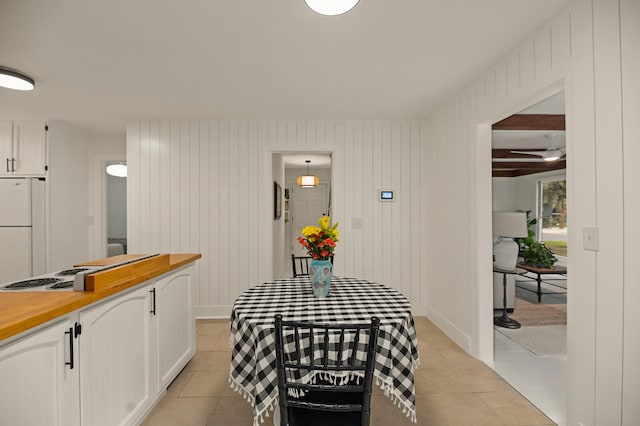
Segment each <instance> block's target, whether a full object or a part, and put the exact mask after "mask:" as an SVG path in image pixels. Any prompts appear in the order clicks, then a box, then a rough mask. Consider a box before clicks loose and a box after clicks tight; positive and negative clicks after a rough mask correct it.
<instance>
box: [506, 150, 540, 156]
mask: <svg viewBox="0 0 640 426" xmlns="http://www.w3.org/2000/svg"><path fill="white" fill-rule="evenodd" d="M511 153H512V154H527V155H537V156H539V157H544V156H545V155H546V154H545V153H546V151H511Z"/></svg>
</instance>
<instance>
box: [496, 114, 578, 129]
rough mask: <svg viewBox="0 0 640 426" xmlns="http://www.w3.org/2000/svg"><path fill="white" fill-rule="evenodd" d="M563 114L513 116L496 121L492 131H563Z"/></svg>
mask: <svg viewBox="0 0 640 426" xmlns="http://www.w3.org/2000/svg"><path fill="white" fill-rule="evenodd" d="M564 118H565V116H564V114H514V115H512V116H510V117H507V118H505V119H504V120H502V121H498V122H497V123H495V124H494V125H493V126H492V127H491V128H492V129H493V130H565V119H564Z"/></svg>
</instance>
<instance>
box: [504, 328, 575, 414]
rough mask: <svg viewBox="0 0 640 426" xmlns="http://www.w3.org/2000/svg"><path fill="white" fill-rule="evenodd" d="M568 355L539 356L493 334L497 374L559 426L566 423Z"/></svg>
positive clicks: (505, 338)
mask: <svg viewBox="0 0 640 426" xmlns="http://www.w3.org/2000/svg"><path fill="white" fill-rule="evenodd" d="M566 364H567V356H566V355H546V356H539V355H536V354H533V353H532V352H530V351H528V350H526V349H525V348H523V347H522V346H520V345H518V344H517V343H515V342H514V341H513V340H511V339H509V338H508V337H506V336H505V335H503V334H502V333H497V332H494V370H495V371H496V373H498V374H499V375H500V376H501V377H502V378H504V379H505V380H506V381H507V382H509V383H510V384H511V386H513V387H514V388H515V389H517V390H518V392H520V393H521V394H522V395H523V396H524V397H525V398H527V399H528V400H529V401H531V403H532V404H534V405H535V406H536V407H538V408H539V409H540V410H541V411H542V412H543V413H545V414H546V415H547V416H549V417H550V418H551V419H552V420H553V421H554V422H556V423H557V424H558V425H566V423H567V383H566Z"/></svg>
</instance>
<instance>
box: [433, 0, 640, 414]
mask: <svg viewBox="0 0 640 426" xmlns="http://www.w3.org/2000/svg"><path fill="white" fill-rule="evenodd" d="M638 4H639V3H638V2H637V1H635V0H620V1H617V0H613V1H608V0H576V1H575V2H574V4H573V5H572V6H571V7H570V8H569V9H568V10H567V11H566V12H565V13H562V14H560V15H559V16H557V17H556V18H555V19H554V20H553V21H552V22H551V23H550V24H549V25H547V26H545V27H543V28H541V29H540V30H539V31H538V32H537V33H536V34H534V35H533V36H532V37H531V38H529V39H527V40H525V41H524V42H522V43H521V44H520V45H519V46H518V48H517V49H516V50H515V51H514V52H512V53H511V54H510V55H508V56H507V57H506V58H505V59H504V60H503V61H500V62H499V63H498V64H497V65H496V66H495V67H494V68H493V69H491V70H489V71H488V72H487V73H486V74H485V75H483V76H482V77H480V78H479V79H478V80H477V81H476V82H475V83H474V84H473V85H471V86H470V87H469V88H468V89H466V90H464V91H463V92H461V93H460V94H459V95H458V96H456V97H455V98H453V99H451V101H450V102H448V103H447V104H446V105H444V106H443V107H442V108H440V109H439V110H438V111H436V112H435V113H434V114H432V116H431V117H430V119H429V121H428V127H429V128H430V129H431V131H432V132H433V133H431V132H429V137H426V133H427V132H425V138H426V140H427V141H428V142H427V146H429V145H430V143H433V144H434V145H435V146H434V147H433V148H427V149H433V153H434V155H433V156H432V157H429V159H430V162H429V163H428V168H429V169H431V170H432V171H433V173H434V175H435V176H434V181H433V187H434V188H436V189H437V191H436V192H434V194H433V199H430V201H431V202H433V203H434V204H435V205H436V206H437V207H436V208H435V210H432V211H431V212H430V213H431V214H433V215H434V217H433V221H432V223H433V224H434V226H433V227H432V235H431V237H432V238H433V241H434V242H435V246H436V247H438V248H439V250H434V251H433V262H432V264H431V266H432V269H431V273H430V274H429V276H428V278H427V282H428V283H434V284H433V285H427V288H426V291H427V300H428V305H427V306H428V309H429V312H430V314H431V317H432V319H435V320H436V322H437V323H438V325H439V326H440V327H441V328H443V329H444V330H445V331H446V332H447V333H448V334H449V335H450V336H452V337H454V338H455V339H456V341H458V342H463V341H464V340H465V339H468V340H469V342H470V346H469V350H470V351H471V352H472V353H475V354H477V355H478V356H479V357H480V358H481V359H483V360H485V361H486V362H487V363H491V362H492V359H493V357H492V355H493V348H492V334H493V333H492V318H491V314H490V313H489V312H491V311H490V309H491V305H490V303H491V301H490V300H489V299H488V298H487V297H486V293H487V292H490V291H491V290H490V289H491V263H490V261H489V259H490V258H491V257H490V255H491V245H490V239H491V236H490V231H487V230H490V227H491V215H490V212H491V178H490V176H491V174H490V156H489V153H490V148H491V145H490V134H489V133H488V132H489V131H490V126H489V125H490V124H491V123H493V122H496V121H498V120H500V119H502V118H504V117H506V116H508V115H510V114H513V113H516V112H518V111H520V110H522V109H523V108H525V107H528V106H530V105H532V104H534V103H536V102H538V101H540V100H542V99H544V98H546V97H548V96H550V95H552V94H554V93H557V92H558V91H560V90H565V91H566V92H565V93H566V105H567V163H568V170H567V180H568V191H569V192H568V197H569V200H568V201H569V221H570V223H571V225H570V226H571V228H570V231H569V232H570V235H569V269H570V275H569V298H568V303H569V308H568V312H569V338H568V356H569V358H568V359H569V362H568V366H569V368H568V369H569V373H568V388H569V389H568V407H569V413H568V416H569V421H568V424H583V425H600V424H607V425H609V424H611V425H613V424H629V425H631V424H640V410H639V409H638V404H637V401H638V400H640V387H638V383H639V380H636V378H637V377H639V376H638V374H637V373H638V371H640V361H639V360H640V343H639V342H640V338H638V334H637V324H638V322H640V313H639V312H640V311H639V310H638V309H636V308H635V306H636V304H634V303H633V302H629V300H637V299H638V298H637V297H632V298H631V299H630V298H629V296H631V295H633V296H637V295H638V294H639V293H638V290H637V288H638V285H637V280H635V278H634V276H635V273H634V272H633V269H634V268H633V262H634V261H633V260H632V259H637V255H638V253H637V248H636V246H637V244H633V241H635V240H636V238H633V237H631V235H632V233H633V232H636V228H637V226H634V225H633V223H634V219H633V218H634V217H636V216H637V214H635V213H637V211H638V205H639V204H638V196H637V193H638V191H637V181H638V173H637V172H636V171H635V170H636V169H637V167H632V166H631V164H633V163H634V162H636V161H637V160H638V156H639V155H640V153H639V152H638V149H637V145H638V144H637V143H636V142H637V139H638V127H637V124H636V123H637V121H638V120H635V119H632V118H631V117H633V116H638V115H639V114H640V101H639V100H638V97H639V93H640V90H638V87H639V86H638V84H639V83H638V75H639V74H638V70H639V67H640V57H639V56H638V49H637V48H633V47H632V46H635V45H636V44H637V41H638V40H639V38H638V37H639V34H640V33H639V30H638V28H639V27H640V7H639V6H638ZM634 43H635V44H634ZM623 118H624V119H623ZM452 156H456V158H459V159H463V160H465V159H468V163H465V161H461V162H457V161H456V162H451V161H450V159H451V158H452ZM452 194H456V195H455V197H454V196H452ZM445 206H446V207H445ZM452 206H453V208H451V207H452ZM464 212H469V213H470V214H468V215H465V214H464ZM593 226H596V227H598V229H599V235H600V238H601V240H600V250H599V251H598V252H593V251H587V250H583V249H582V233H581V230H582V228H583V227H593ZM461 241H468V242H469V245H470V246H471V247H469V248H465V247H460V242H461ZM454 250H455V251H457V252H459V253H460V255H461V258H462V259H465V256H467V255H468V256H469V259H470V260H469V262H465V261H464V260H463V261H462V262H460V263H459V264H457V265H454V262H452V261H451V260H450V258H449V257H447V252H450V251H454ZM625 271H626V273H625ZM609 272H610V273H609ZM461 295H468V296H469V298H468V299H466V298H463V297H461ZM475 303H478V304H477V305H476V306H474V304H475ZM625 308H626V309H625ZM612 326H613V328H614V329H611V327H612ZM631 330H635V331H631ZM634 333H635V334H634ZM627 377H633V379H631V380H629V379H627ZM623 378H624V379H623Z"/></svg>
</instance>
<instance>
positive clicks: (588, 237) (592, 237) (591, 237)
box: [582, 227, 599, 251]
mask: <svg viewBox="0 0 640 426" xmlns="http://www.w3.org/2000/svg"><path fill="white" fill-rule="evenodd" d="M598 245H599V241H598V228H597V227H592V228H582V248H583V249H585V250H591V251H598V250H599V247H598Z"/></svg>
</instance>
